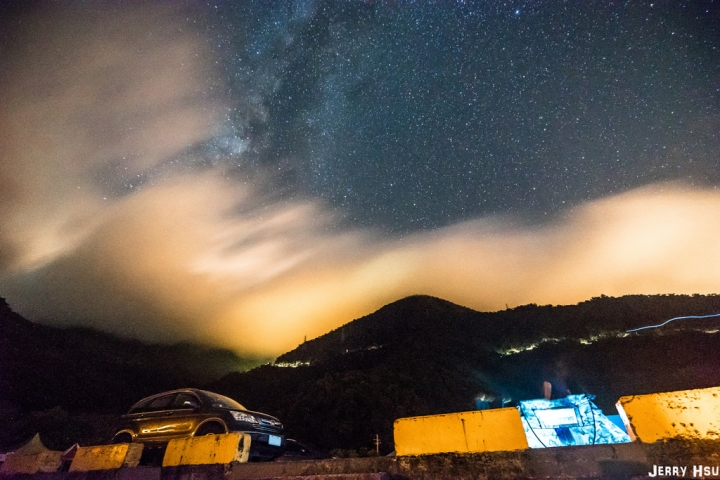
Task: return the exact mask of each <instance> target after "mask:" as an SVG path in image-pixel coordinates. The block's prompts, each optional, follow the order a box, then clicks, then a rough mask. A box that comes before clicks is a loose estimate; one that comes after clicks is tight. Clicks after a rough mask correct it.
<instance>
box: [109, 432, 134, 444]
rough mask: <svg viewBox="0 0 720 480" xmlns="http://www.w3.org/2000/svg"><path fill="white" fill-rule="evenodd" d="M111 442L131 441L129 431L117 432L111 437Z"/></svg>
mask: <svg viewBox="0 0 720 480" xmlns="http://www.w3.org/2000/svg"><path fill="white" fill-rule="evenodd" d="M112 443H132V435H130V434H129V433H125V432H123V433H118V434H117V435H115V436H114V437H113V439H112Z"/></svg>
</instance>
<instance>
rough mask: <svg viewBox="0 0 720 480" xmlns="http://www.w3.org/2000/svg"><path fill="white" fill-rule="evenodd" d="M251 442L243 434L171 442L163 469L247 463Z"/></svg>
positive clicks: (182, 439)
mask: <svg viewBox="0 0 720 480" xmlns="http://www.w3.org/2000/svg"><path fill="white" fill-rule="evenodd" d="M250 442H251V438H250V435H248V434H241V433H228V434H222V435H204V436H201V437H188V438H179V439H175V440H171V441H170V443H169V444H168V446H167V450H165V456H164V457H163V467H175V466H178V465H212V464H218V463H220V464H228V463H231V462H247V460H248V454H249V452H250Z"/></svg>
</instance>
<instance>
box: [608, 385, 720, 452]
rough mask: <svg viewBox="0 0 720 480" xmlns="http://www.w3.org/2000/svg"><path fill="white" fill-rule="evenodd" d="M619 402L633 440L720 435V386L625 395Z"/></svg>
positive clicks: (618, 406)
mask: <svg viewBox="0 0 720 480" xmlns="http://www.w3.org/2000/svg"><path fill="white" fill-rule="evenodd" d="M616 406H617V409H618V412H619V413H620V416H621V417H622V419H623V422H624V423H625V427H626V429H627V432H628V435H630V438H631V439H632V440H633V441H640V442H643V443H653V442H656V441H658V440H664V439H670V438H684V439H688V440H705V439H707V440H718V439H720V387H712V388H703V389H696V390H681V391H677V392H665V393H651V394H648V395H632V396H626V397H621V398H620V400H618V402H617V404H616Z"/></svg>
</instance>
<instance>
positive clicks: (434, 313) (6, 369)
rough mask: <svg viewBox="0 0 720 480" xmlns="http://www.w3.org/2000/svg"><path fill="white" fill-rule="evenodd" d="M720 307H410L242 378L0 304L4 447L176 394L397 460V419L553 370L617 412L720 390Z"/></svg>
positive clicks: (86, 429) (175, 350) (86, 431)
mask: <svg viewBox="0 0 720 480" xmlns="http://www.w3.org/2000/svg"><path fill="white" fill-rule="evenodd" d="M716 313H720V296H717V295H709V296H703V295H694V296H687V295H656V296H641V295H635V296H626V297H621V298H611V297H605V296H602V297H599V298H593V299H591V300H588V301H586V302H582V303H580V304H578V305H573V306H556V307H553V306H549V305H548V306H537V305H525V306H521V307H517V308H512V309H507V310H503V311H499V312H493V313H482V312H477V311H474V310H471V309H468V308H465V307H461V306H459V305H455V304H453V303H450V302H447V301H444V300H441V299H437V298H433V297H427V296H414V297H408V298H405V299H402V300H399V301H397V302H394V303H392V304H390V305H387V306H385V307H383V308H381V309H380V310H378V311H377V312H375V313H373V314H370V315H368V316H365V317H363V318H360V319H357V320H355V321H352V322H350V323H348V324H346V325H344V326H343V327H340V328H338V329H336V330H333V331H331V332H329V333H327V334H325V335H323V336H321V337H319V338H317V339H314V340H311V341H308V342H305V343H303V344H302V345H300V346H298V347H297V348H296V349H294V350H292V351H290V352H288V353H286V354H284V355H282V356H280V357H279V358H277V359H276V361H275V363H274V364H266V365H262V366H259V367H257V368H253V369H252V370H249V371H245V372H242V373H241V372H238V371H235V372H233V373H228V374H227V375H225V376H223V377H222V378H219V377H220V375H221V374H222V373H226V372H228V371H230V370H240V369H241V360H240V359H238V358H237V357H235V356H234V355H233V354H231V353H229V352H226V351H220V350H214V349H209V348H205V347H200V346H193V345H189V344H186V345H175V346H160V345H155V346H148V345H144V344H142V343H140V342H133V341H129V340H121V339H118V338H115V337H112V336H109V335H106V334H101V333H98V332H95V331H92V330H87V329H86V330H81V329H69V330H61V329H57V328H52V327H47V326H41V325H37V324H34V323H31V322H29V321H27V320H25V319H23V318H22V317H20V316H19V315H16V314H15V313H13V312H12V311H11V310H10V309H9V308H8V307H7V306H6V305H5V304H4V302H1V304H0V414H1V415H2V416H3V418H2V419H0V421H2V422H3V426H4V427H5V428H4V429H0V430H1V431H2V433H0V448H5V449H7V448H9V446H11V445H17V444H19V443H22V442H23V441H26V440H27V439H29V438H30V437H31V436H32V434H34V433H35V432H36V431H40V432H41V434H42V435H43V441H44V442H45V443H46V445H48V446H49V447H50V448H65V447H67V446H69V445H71V444H72V443H74V442H76V441H78V442H80V443H81V444H84V445H88V444H93V443H98V442H100V441H103V440H106V439H107V438H108V437H109V435H110V434H111V433H112V425H113V424H114V421H115V419H116V418H117V416H118V415H119V414H121V413H123V412H124V411H125V410H126V409H127V408H128V407H129V406H130V405H131V404H132V403H134V402H135V401H136V400H138V399H139V398H141V397H143V396H145V395H148V394H152V393H156V392H160V391H163V390H166V389H170V388H175V387H179V386H200V387H202V388H206V389H209V390H214V391H217V392H219V393H223V394H226V395H229V396H231V397H233V398H235V399H237V400H238V401H240V402H241V403H243V404H244V405H245V406H246V407H248V408H250V409H253V410H259V411H263V412H267V413H270V414H273V415H276V416H278V417H279V418H280V419H281V420H282V421H283V423H285V425H286V428H287V434H288V436H290V437H291V438H296V439H298V440H300V441H303V442H305V443H308V444H310V445H311V446H314V447H316V448H318V449H321V450H325V451H329V450H332V449H344V450H345V453H347V452H348V451H355V452H360V453H361V454H362V453H363V452H364V451H367V450H370V449H371V448H372V445H373V440H374V438H375V435H376V434H377V435H379V436H380V440H381V442H382V443H381V447H380V448H381V453H382V452H384V453H387V452H389V451H391V450H392V449H393V443H392V425H393V422H394V420H395V419H397V418H400V417H405V416H412V415H426V414H437V413H447V412H455V411H464V410H470V409H473V408H474V398H475V396H476V395H477V393H478V392H484V393H489V394H492V395H494V396H496V397H497V398H498V399H500V398H506V399H509V401H510V402H511V404H512V403H514V402H517V401H518V400H522V399H528V398H537V397H539V396H541V384H542V380H543V375H544V370H545V369H546V368H547V367H548V366H550V365H553V364H554V363H555V362H557V361H558V360H561V361H563V362H564V363H565V364H566V365H567V366H568V370H569V373H570V378H569V380H570V382H569V383H570V388H571V391H572V392H577V393H581V392H586V393H592V394H594V395H596V396H597V403H598V405H599V406H600V407H601V408H602V409H604V410H606V411H608V412H610V413H613V409H614V402H615V401H616V400H617V398H618V397H620V396H622V395H628V394H642V393H649V392H657V391H667V390H677V389H687V388H701V387H708V386H714V385H720V335H719V334H718V333H714V332H718V330H720V318H717V317H716V318H707V319H685V320H678V321H674V322H671V323H669V324H668V325H666V326H664V327H662V328H660V329H647V330H642V331H639V332H637V333H630V334H628V333H626V331H627V330H630V329H634V328H638V327H642V326H646V325H656V324H660V323H662V322H664V321H666V320H668V319H670V318H673V317H677V316H688V315H707V314H716Z"/></svg>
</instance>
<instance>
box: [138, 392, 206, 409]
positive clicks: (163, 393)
mask: <svg viewBox="0 0 720 480" xmlns="http://www.w3.org/2000/svg"><path fill="white" fill-rule="evenodd" d="M175 393H194V394H195V395H197V396H199V397H203V398H205V395H204V393H205V390H200V389H199V388H178V389H175V390H168V391H166V392H160V393H156V394H154V395H149V396H147V397H145V398H141V399H140V400H138V401H137V402H135V403H134V404H133V406H132V407H130V409H133V408H135V407H136V406H137V405H140V404H141V403H143V402H147V401H148V400H150V399H153V398H156V397H162V396H164V395H171V394H175Z"/></svg>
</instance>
